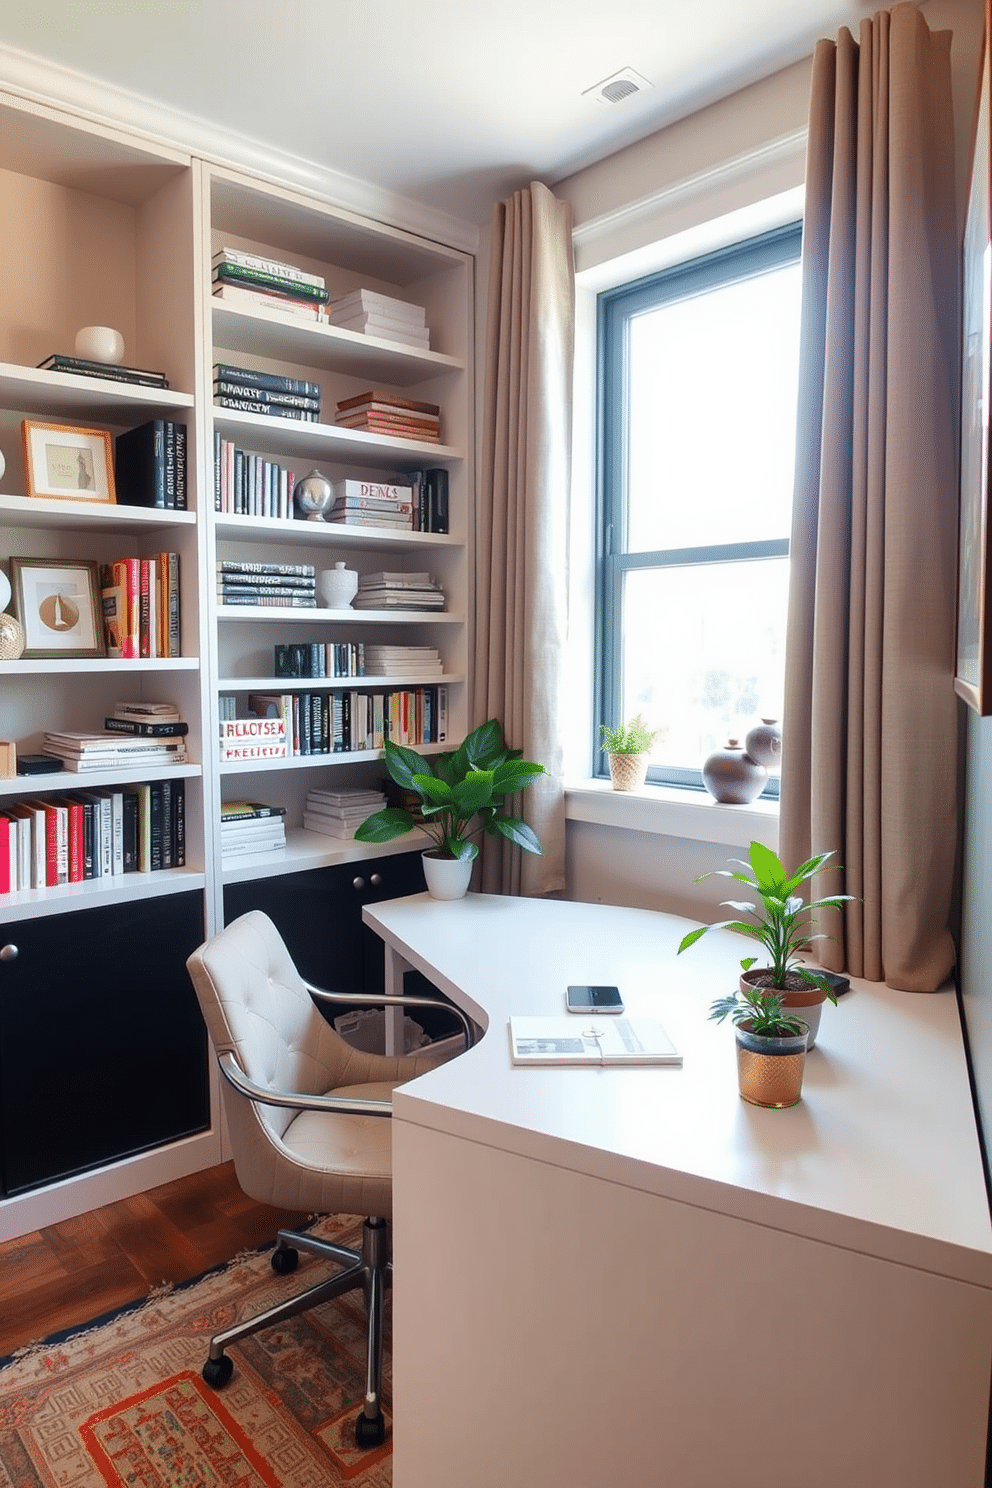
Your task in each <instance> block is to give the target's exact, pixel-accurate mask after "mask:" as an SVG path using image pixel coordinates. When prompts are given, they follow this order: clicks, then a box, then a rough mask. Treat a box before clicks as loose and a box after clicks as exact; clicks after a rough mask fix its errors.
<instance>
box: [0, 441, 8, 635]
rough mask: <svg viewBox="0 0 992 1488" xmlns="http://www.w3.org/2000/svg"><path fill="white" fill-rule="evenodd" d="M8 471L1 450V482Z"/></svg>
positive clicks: (0, 607) (1, 607)
mask: <svg viewBox="0 0 992 1488" xmlns="http://www.w3.org/2000/svg"><path fill="white" fill-rule="evenodd" d="M6 469H7V461H6V460H5V459H4V454H3V450H0V480H3V473H4V471H5V470H6ZM0 609H3V606H2V605H0Z"/></svg>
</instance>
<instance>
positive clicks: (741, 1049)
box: [734, 1023, 809, 1109]
mask: <svg viewBox="0 0 992 1488" xmlns="http://www.w3.org/2000/svg"><path fill="white" fill-rule="evenodd" d="M734 1034H735V1037H736V1039H737V1083H738V1086H739V1087H740V1092H741V1096H742V1098H743V1099H744V1100H746V1101H747V1102H748V1103H749V1104H750V1105H752V1106H772V1107H774V1108H775V1109H779V1108H781V1107H783V1106H794V1105H796V1104H797V1103H798V1101H799V1100H800V1098H801V1096H802V1093H803V1073H804V1071H805V1068H806V1041H807V1039H808V1038H809V1032H808V1030H806V1029H804V1030H803V1032H802V1033H798V1034H789V1035H788V1037H786V1038H769V1037H768V1036H767V1035H765V1034H757V1033H754V1032H753V1031H752V1029H751V1026H750V1024H749V1023H739V1024H738V1025H737V1027H736V1028H735V1029H734Z"/></svg>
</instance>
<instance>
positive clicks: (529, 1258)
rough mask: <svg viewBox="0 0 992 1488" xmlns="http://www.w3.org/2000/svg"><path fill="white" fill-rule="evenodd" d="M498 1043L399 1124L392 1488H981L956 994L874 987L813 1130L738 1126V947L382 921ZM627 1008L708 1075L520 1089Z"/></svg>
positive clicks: (762, 1118)
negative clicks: (581, 1015) (614, 1010)
mask: <svg viewBox="0 0 992 1488" xmlns="http://www.w3.org/2000/svg"><path fill="white" fill-rule="evenodd" d="M364 914H365V919H366V922H367V923H368V924H369V925H370V926H371V927H372V929H374V930H375V931H376V932H377V933H378V934H379V935H380V936H381V937H382V939H383V941H384V942H385V945H386V951H387V978H388V979H391V980H392V981H393V983H395V982H396V980H397V979H398V978H399V977H400V976H401V975H402V972H403V971H404V969H405V968H407V967H414V968H416V969H418V970H420V971H422V972H423V973H424V974H425V975H427V976H428V977H429V978H430V979H431V980H432V981H433V982H434V983H435V985H437V986H438V987H440V988H441V989H442V990H443V991H444V992H445V993H446V994H447V995H448V996H450V997H451V998H452V999H453V1000H454V1001H455V1002H457V1003H458V1005H459V1006H460V1007H462V1008H463V1009H464V1010H465V1011H466V1012H467V1013H468V1014H469V1015H470V1016H471V1017H472V1018H473V1019H474V1020H476V1021H477V1022H478V1024H479V1025H480V1026H481V1027H482V1028H483V1029H485V1030H486V1031H485V1033H484V1036H483V1037H481V1038H480V1040H479V1042H478V1043H477V1044H476V1046H475V1047H474V1048H473V1049H471V1050H470V1051H469V1052H468V1053H467V1054H465V1055H464V1056H462V1057H461V1058H458V1059H455V1060H452V1061H451V1062H450V1063H448V1064H446V1065H444V1066H442V1067H440V1068H439V1069H437V1070H434V1071H432V1072H431V1073H430V1074H428V1075H425V1076H422V1077H421V1078H420V1079H418V1080H415V1081H413V1082H411V1083H410V1084H409V1085H407V1086H405V1087H402V1088H401V1089H399V1090H398V1091H397V1092H396V1095H395V1099H394V1108H393V1109H394V1118H393V1183H394V1231H393V1243H394V1275H395V1279H396V1287H395V1295H394V1302H393V1309H394V1312H393V1350H394V1358H393V1375H394V1396H395V1416H394V1484H395V1488H424V1485H425V1484H430V1485H431V1488H467V1485H471V1488H507V1485H508V1484H515V1485H518V1488H545V1485H547V1488H551V1485H556V1488H557V1485H559V1484H560V1485H562V1488H565V1485H567V1488H603V1485H604V1484H606V1483H609V1482H622V1483H631V1484H633V1483H636V1484H639V1485H640V1484H644V1485H653V1484H656V1483H657V1484H662V1483H664V1484H669V1485H671V1488H728V1485H730V1484H733V1485H734V1488H798V1485H800V1484H801V1485H802V1488H838V1485H840V1484H843V1485H844V1488H982V1484H983V1483H984V1481H985V1477H984V1472H985V1455H986V1435H987V1425H988V1411H989V1387H990V1373H992V1226H990V1219H989V1206H988V1200H987V1195H986V1188H985V1182H984V1173H983V1166H982V1157H981V1149H980V1144H979V1138H978V1134H977V1129H976V1122H975V1115H974V1110H973V1106H972V1100H971V1094H970V1087H969V1080H968V1073H967V1067H966V1060H965V1052H964V1046H963V1040H962V1034H961V1028H960V1022H959V1017H958V1009H957V1003H956V999H955V997H954V995H953V993H950V992H946V993H940V994H935V995H930V996H928V995H918V996H913V995H910V994H907V993H901V992H894V991H891V990H889V989H888V988H886V987H884V986H880V985H878V984H875V983H868V982H859V981H857V980H855V981H854V982H853V984H852V989H851V991H850V992H849V993H848V994H846V995H845V996H844V997H843V998H842V999H841V1001H840V1002H839V1004H838V1006H837V1007H836V1008H832V1007H830V1006H827V1007H826V1008H825V1009H824V1014H823V1021H822V1023H821V1026H820V1032H819V1035H818V1037H817V1046H816V1048H815V1049H814V1050H813V1051H811V1053H810V1054H809V1056H808V1057H807V1065H806V1080H805V1085H804V1094H803V1100H802V1102H801V1103H800V1104H799V1105H798V1106H796V1107H794V1108H792V1109H790V1110H785V1111H768V1110H760V1109H758V1108H755V1107H752V1106H748V1105H746V1104H745V1103H744V1102H743V1101H742V1100H741V1099H740V1097H739V1096H738V1093H737V1080H736V1071H735V1053H734V1039H733V1034H732V1031H731V1029H730V1027H729V1025H728V1024H723V1025H716V1024H714V1023H712V1022H710V1021H708V1019H707V1011H708V1006H709V1003H710V1001H711V1000H712V999H713V998H714V997H716V996H718V995H721V994H722V993H723V992H725V991H726V990H727V989H728V988H729V987H731V986H732V985H733V984H734V981H735V980H736V973H737V969H738V963H739V960H740V956H741V946H742V943H741V940H740V937H739V936H736V935H733V934H732V933H730V932H726V931H719V932H713V933H712V934H710V935H708V936H705V937H704V938H703V940H702V941H700V942H699V943H698V944H697V945H696V946H694V947H693V949H692V950H690V951H689V952H687V953H686V954H685V955H683V956H680V957H677V956H676V947H677V946H678V944H679V941H680V939H681V937H682V935H683V934H684V933H685V931H686V930H687V929H688V928H689V927H690V925H691V922H690V921H686V920H683V919H680V918H678V917H676V916H672V915H665V914H657V913H653V912H651V911H647V910H636V909H624V908H617V907H614V906H608V905H602V904H579V903H571V902H563V901H548V900H535V899H506V898H500V897H497V896H489V895H469V896H468V898H467V899H464V900H461V901H456V902H453V903H445V902H443V901H440V900H433V899H430V898H428V897H427V895H415V896H413V897H412V898H409V899H398V900H393V901H391V902H388V903H384V904H376V905H374V906H371V907H368V908H366V909H365V911H364ZM569 982H593V983H597V982H608V983H617V984H618V985H619V986H620V988H621V990H622V992H623V996H624V999H625V1002H626V1004H627V1010H628V1013H630V1014H631V1015H633V1016H637V1015H641V1016H650V1017H654V1018H657V1019H658V1020H659V1021H660V1022H661V1023H662V1024H663V1025H664V1026H665V1028H666V1029H667V1030H668V1032H669V1034H670V1035H671V1037H672V1038H673V1040H674V1041H675V1043H676V1045H677V1046H678V1047H679V1048H680V1049H681V1051H682V1053H683V1057H684V1063H683V1067H682V1068H624V1069H598V1068H597V1069H571V1068H534V1069H525V1068H517V1067H514V1066H512V1065H511V1063H510V1055H509V1044H508V1035H507V1020H508V1018H509V1016H510V1014H512V1013H542V1014H543V1013H560V1012H563V1011H564V992H565V987H566V985H567V984H568V983H569Z"/></svg>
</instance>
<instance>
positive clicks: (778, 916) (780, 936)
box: [679, 842, 854, 1048]
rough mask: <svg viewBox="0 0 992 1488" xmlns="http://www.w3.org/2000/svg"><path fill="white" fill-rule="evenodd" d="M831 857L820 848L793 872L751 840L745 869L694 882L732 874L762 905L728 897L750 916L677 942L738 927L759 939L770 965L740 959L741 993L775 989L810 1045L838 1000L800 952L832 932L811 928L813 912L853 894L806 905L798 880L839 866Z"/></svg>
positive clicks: (847, 899) (718, 872) (722, 870)
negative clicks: (825, 1012) (826, 1006)
mask: <svg viewBox="0 0 992 1488" xmlns="http://www.w3.org/2000/svg"><path fill="white" fill-rule="evenodd" d="M832 857H833V853H832V852H826V853H818V854H817V855H816V856H815V857H812V858H809V859H808V860H807V861H806V862H805V863H803V864H802V865H801V866H800V867H799V868H797V869H796V871H795V873H792V874H790V873H789V872H787V870H786V868H785V867H784V865H783V863H782V861H781V859H780V858H779V857H778V856H777V854H776V853H773V852H772V850H771V848H769V847H765V846H764V844H763V843H761V842H752V843H751V851H750V861H749V862H747V863H742V862H738V865H737V866H738V869H740V870H742V871H739V872H738V871H732V870H731V869H727V868H717V869H715V870H714V872H713V873H701V874H700V875H699V877H698V878H697V879H695V880H694V881H695V882H696V883H701V882H702V880H703V879H704V878H713V877H717V878H732V879H734V880H736V882H737V883H742V884H745V885H746V886H747V887H748V888H749V889H753V890H754V892H755V893H756V894H757V896H758V898H759V900H760V901H761V908H760V909H759V908H758V907H757V905H755V904H754V903H752V902H751V901H749V900H738V899H725V900H724V901H723V902H724V904H725V905H726V907H727V908H728V909H733V910H736V912H737V914H738V916H745V915H746V916H748V918H747V919H742V918H738V919H734V920H721V921H720V923H719V924H716V925H701V926H699V927H698V928H697V929H695V930H690V931H689V933H688V935H686V936H684V937H683V939H682V943H681V945H680V946H679V952H680V953H681V952H682V951H684V950H687V949H688V948H689V946H691V945H695V943H696V941H697V940H699V939H700V937H701V936H703V935H705V934H706V933H707V931H709V930H736V931H737V932H738V934H740V935H748V936H750V937H751V939H752V940H757V941H760V942H761V944H762V945H763V946H764V948H765V950H766V951H767V953H768V964H767V965H766V966H757V965H756V964H755V963H756V962H757V959H758V958H757V957H756V956H745V958H744V959H743V960H742V961H741V979H740V991H741V996H744V997H746V996H747V995H748V993H749V991H750V990H764V991H771V992H773V993H775V994H777V995H778V996H779V997H780V999H781V1005H782V1007H784V1008H785V1009H786V1010H793V1011H797V1012H798V1015H799V1016H800V1017H801V1018H802V1020H803V1021H804V1022H805V1023H806V1024H807V1026H808V1027H809V1044H808V1047H809V1048H812V1047H813V1045H814V1043H815V1042H816V1034H817V1030H818V1028H819V1024H820V1013H821V1011H822V1009H823V1003H824V1001H827V1000H829V1001H830V1002H833V1003H836V1001H837V993H836V991H835V990H834V986H833V983H832V982H831V981H830V980H829V978H828V977H826V976H825V975H824V974H823V973H822V972H820V971H816V970H815V969H814V968H813V967H810V966H806V965H804V964H803V963H802V962H801V961H800V959H799V957H800V954H801V953H802V952H804V951H806V950H807V949H808V947H809V946H810V945H811V944H812V943H813V942H814V941H816V940H828V939H829V936H826V935H821V934H812V933H811V932H810V923H811V919H812V915H813V913H814V911H815V910H822V909H831V908H835V907H837V906H839V905H841V904H845V903H848V902H850V901H851V900H852V899H853V897H854V896H853V895H851V894H829V895H827V896H826V897H825V898H823V899H814V900H811V901H810V902H809V903H808V904H807V903H806V902H805V900H803V899H802V898H800V896H799V895H798V894H797V893H796V890H797V889H798V888H799V886H800V884H803V883H806V882H808V881H809V880H810V879H813V878H816V877H817V875H818V874H821V873H825V872H827V871H829V870H830V869H832V868H835V867H836V866H837V865H836V864H831V863H829V862H828V859H830V858H832ZM731 861H732V862H733V861H736V860H733V859H732V860H731Z"/></svg>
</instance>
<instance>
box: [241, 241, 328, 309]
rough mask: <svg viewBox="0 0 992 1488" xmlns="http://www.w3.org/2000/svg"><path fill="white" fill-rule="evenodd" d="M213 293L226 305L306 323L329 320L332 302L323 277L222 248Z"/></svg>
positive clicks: (255, 255)
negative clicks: (272, 312)
mask: <svg viewBox="0 0 992 1488" xmlns="http://www.w3.org/2000/svg"><path fill="white" fill-rule="evenodd" d="M212 280H213V283H212V290H213V295H214V298H215V299H217V300H220V301H221V303H222V304H227V305H234V306H236V307H237V308H239V309H245V310H259V309H261V310H278V311H280V312H281V313H284V314H287V315H295V316H298V317H300V318H302V319H303V320H317V321H326V319H327V309H326V306H327V302H328V300H329V299H330V296H329V294H328V293H327V289H326V287H325V284H324V280H323V278H322V277H321V276H320V275H319V274H307V273H305V272H304V270H303V269H298V268H297V267H296V265H295V264H288V263H283V262H282V261H281V260H280V259H276V258H263V257H261V256H260V255H259V254H257V253H246V252H244V251H243V249H241V248H219V249H218V250H217V252H216V253H215V254H214V256H213V274H212Z"/></svg>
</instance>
